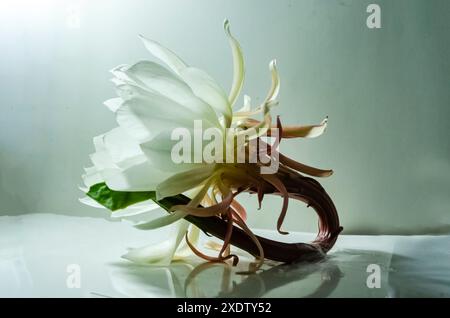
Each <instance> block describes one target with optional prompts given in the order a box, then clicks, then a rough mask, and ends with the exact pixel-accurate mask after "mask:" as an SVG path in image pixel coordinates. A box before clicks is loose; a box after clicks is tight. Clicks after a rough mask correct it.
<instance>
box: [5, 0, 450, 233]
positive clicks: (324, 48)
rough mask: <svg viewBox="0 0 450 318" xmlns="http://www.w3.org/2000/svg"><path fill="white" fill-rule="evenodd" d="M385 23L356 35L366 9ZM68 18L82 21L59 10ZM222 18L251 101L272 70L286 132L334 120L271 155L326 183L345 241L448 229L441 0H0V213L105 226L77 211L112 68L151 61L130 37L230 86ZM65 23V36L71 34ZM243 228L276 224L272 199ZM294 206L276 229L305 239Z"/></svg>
mask: <svg viewBox="0 0 450 318" xmlns="http://www.w3.org/2000/svg"><path fill="white" fill-rule="evenodd" d="M369 3H377V4H379V5H380V6H381V9H382V29H380V30H370V29H368V28H367V27H366V24H365V22H366V18H367V16H368V14H367V13H366V7H367V5H368V4H369ZM71 6H72V7H74V8H75V11H77V7H78V9H79V10H78V11H79V19H80V20H79V28H76V23H75V25H74V24H73V23H72V24H71V22H70V21H71V20H70V18H69V19H68V17H70V10H69V9H68V8H69V7H71ZM224 18H229V19H230V22H231V27H232V31H233V33H234V34H235V35H236V37H237V38H238V39H239V40H240V42H241V44H242V47H243V49H244V53H245V57H246V66H247V76H246V84H245V87H244V92H245V93H247V94H249V95H250V96H252V98H253V99H254V100H255V101H260V100H261V99H262V98H264V97H265V94H266V92H267V89H268V86H269V84H270V76H269V73H268V67H267V66H268V63H269V61H270V60H271V59H272V58H276V59H277V61H278V65H279V70H280V73H281V80H282V88H281V97H280V104H281V105H280V107H279V108H277V109H276V110H275V113H279V114H280V115H281V119H282V122H283V123H285V124H301V123H305V124H306V123H317V122H319V121H320V120H322V119H323V117H324V116H325V115H328V116H329V117H330V125H329V129H328V131H327V132H326V134H325V135H324V136H322V137H320V138H319V139H313V140H295V141H285V142H283V144H282V148H281V149H282V151H284V152H285V153H287V154H289V155H291V156H292V157H295V158H297V159H298V160H300V161H302V162H304V163H307V164H311V165H314V166H318V167H323V168H333V169H334V171H335V174H334V175H333V176H332V177H331V178H329V179H326V180H320V181H321V182H322V184H323V186H324V187H325V188H326V189H327V191H328V192H329V194H330V195H331V196H332V198H333V199H334V201H335V203H336V206H337V208H338V210H339V212H340V216H341V220H342V224H343V226H344V227H345V232H346V233H368V234H371V233H399V234H413V233H426V232H434V233H436V232H441V233H442V232H449V231H450V211H449V209H450V195H449V194H450V143H449V135H450V134H449V133H450V127H449V126H450V125H449V118H448V116H449V115H450V110H449V107H450V89H449V83H450V81H449V79H450V64H449V57H450V43H449V41H450V37H449V31H450V1H446V0H441V1H438V0H434V1H427V0H421V1H419V0H395V1H381V0H378V1H375V0H372V1H365V0H364V1H357V0H340V1H331V0H327V1H325V0H323V1H318V0H309V1H300V0H291V1H287V0H285V1H275V0H273V1H242V0H233V1H211V0H195V1H194V0H191V1H187V0H183V1H182V0H178V1H175V0H171V1H167V0H164V1H162V0H161V1H136V0H133V1H98V0H97V1H51V0H42V1H38V0H36V1H27V0H16V1H12V0H11V1H7V0H6V1H5V0H3V1H1V2H0V45H1V55H0V56H1V58H0V92H1V94H0V107H1V113H0V202H1V205H0V214H1V215H14V214H22V213H37V212H51V213H59V214H70V215H82V216H99V217H107V212H106V211H101V210H97V209H93V208H89V207H86V206H84V205H82V204H80V203H79V202H78V200H77V199H78V197H80V196H81V192H80V191H79V190H78V189H77V186H78V185H79V184H80V183H81V179H80V175H81V173H82V168H83V166H87V165H88V164H89V160H88V154H89V153H91V152H92V151H93V145H92V137H93V136H95V135H98V134H100V133H103V132H105V131H107V130H109V129H111V128H113V127H114V126H115V125H116V124H115V121H114V118H113V115H112V113H110V112H109V111H108V110H107V109H106V108H105V107H104V106H103V105H102V102H103V100H105V99H107V98H109V97H113V96H114V92H113V87H112V84H111V83H110V82H109V81H108V79H109V78H110V74H109V73H108V70H109V69H111V68H112V67H114V66H116V65H118V64H122V63H133V62H136V61H138V60H139V59H145V58H150V56H149V54H148V53H147V52H146V50H145V49H144V48H143V46H142V45H141V42H140V41H139V39H138V38H137V34H139V33H142V34H144V35H146V36H147V37H150V38H153V39H156V40H158V41H160V42H162V43H164V44H165V45H166V46H168V47H170V48H172V49H173V50H174V51H176V52H177V53H178V54H179V55H181V56H182V57H183V58H184V59H185V60H186V61H187V62H188V63H190V64H192V65H195V66H198V67H201V68H203V69H205V70H207V71H208V72H209V73H210V74H211V75H212V76H214V77H215V78H216V79H217V80H218V81H219V82H220V83H222V84H223V86H224V87H225V89H226V90H228V88H229V85H230V82H231V56H230V52H229V47H228V43H227V41H226V39H225V36H224V34H223V30H222V21H223V20H224ZM74 26H75V28H74ZM242 197H243V198H242V202H243V203H244V204H245V206H247V207H248V210H249V215H250V221H249V222H250V224H251V225H252V226H254V227H259V228H269V229H272V228H274V227H275V221H276V218H277V216H278V213H279V210H280V207H281V206H280V205H281V200H279V199H277V198H272V199H271V198H266V200H265V201H264V208H263V210H262V211H256V199H255V198H253V197H250V198H249V197H247V195H244V196H242ZM316 222H317V221H316V217H315V215H314V214H313V211H312V210H311V209H306V208H305V207H303V206H302V205H300V204H295V203H293V204H292V205H291V207H290V209H289V215H288V217H287V220H286V223H285V224H286V226H285V228H286V229H288V230H307V231H315V230H316Z"/></svg>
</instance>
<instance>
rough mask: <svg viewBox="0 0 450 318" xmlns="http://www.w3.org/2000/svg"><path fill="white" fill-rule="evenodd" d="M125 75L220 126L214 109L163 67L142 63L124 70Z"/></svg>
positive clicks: (147, 62)
mask: <svg viewBox="0 0 450 318" xmlns="http://www.w3.org/2000/svg"><path fill="white" fill-rule="evenodd" d="M124 73H125V74H126V75H127V77H128V78H130V79H131V81H133V82H135V83H137V85H138V86H140V87H143V88H144V89H146V90H150V91H153V92H157V93H159V94H161V95H163V96H164V97H166V98H168V99H170V100H172V101H174V102H176V103H177V104H179V105H180V106H183V107H185V108H187V109H188V110H189V111H190V112H193V113H195V114H197V115H198V116H199V117H201V118H202V119H203V120H207V121H209V122H210V123H211V124H212V125H215V126H218V125H219V123H218V120H217V116H216V114H215V112H214V110H213V108H212V107H211V106H209V105H208V104H206V103H205V102H204V101H203V100H201V99H200V98H198V97H197V96H195V95H194V93H193V92H192V89H191V88H190V87H189V86H188V85H186V83H184V82H183V81H181V79H180V78H179V77H177V76H176V75H174V74H172V73H171V72H170V71H168V70H167V69H165V68H164V67H163V66H161V65H159V64H156V63H153V62H150V61H141V62H138V63H136V64H134V65H132V66H130V67H129V68H126V69H124Z"/></svg>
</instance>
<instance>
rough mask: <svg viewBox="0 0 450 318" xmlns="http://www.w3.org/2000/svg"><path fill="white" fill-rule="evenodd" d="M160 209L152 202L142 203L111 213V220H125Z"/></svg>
mask: <svg viewBox="0 0 450 318" xmlns="http://www.w3.org/2000/svg"><path fill="white" fill-rule="evenodd" d="M157 209H161V207H160V206H159V205H158V204H156V203H155V202H154V201H152V200H146V201H142V202H139V203H136V204H133V205H130V206H128V207H126V208H125V209H121V210H116V211H114V212H112V213H111V218H113V219H117V218H126V217H130V216H136V215H139V214H143V213H148V212H152V211H155V210H157Z"/></svg>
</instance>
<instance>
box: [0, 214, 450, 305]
mask: <svg viewBox="0 0 450 318" xmlns="http://www.w3.org/2000/svg"><path fill="white" fill-rule="evenodd" d="M258 233H259V234H262V235H264V236H266V237H272V238H273V237H276V236H277V235H276V234H275V233H274V232H271V231H259V232H258ZM167 235H170V228H169V230H167V229H166V228H165V229H162V230H157V231H139V230H137V229H135V228H133V227H132V226H131V225H130V224H129V223H121V222H110V221H106V220H102V219H94V218H84V217H83V218H81V217H68V216H60V215H52V214H33V215H23V216H16V217H0V296H1V297H186V296H187V297H205V296H207V297H217V296H222V297H307V296H312V297H418V296H430V297H450V251H449V249H448V246H449V243H450V236H410V237H405V236H341V237H340V238H339V240H338V242H337V244H336V246H335V248H334V249H333V250H332V252H331V253H330V254H329V257H328V258H327V259H326V260H325V261H322V262H320V263H315V264H305V263H303V264H296V265H279V266H276V265H277V264H273V263H271V262H268V264H267V265H265V266H264V270H263V271H261V272H260V273H258V274H255V275H251V276H243V275H237V274H236V272H237V271H239V270H242V269H245V268H247V266H248V264H249V262H250V261H251V259H250V258H247V257H245V253H243V252H240V253H239V255H242V256H241V263H240V264H239V265H238V268H231V267H229V266H225V265H220V264H213V265H211V264H207V265H202V264H203V262H202V261H201V260H199V259H197V258H195V257H193V258H192V259H191V260H190V261H189V262H188V263H173V264H172V265H171V266H170V267H164V268H156V267H149V266H137V265H134V264H132V263H130V262H128V261H126V260H123V259H121V258H120V256H121V255H122V254H124V253H125V251H126V249H127V248H128V247H138V246H142V245H146V244H148V243H151V242H156V241H159V240H161V239H163V238H164V236H167ZM311 238H312V235H310V234H304V233H291V234H290V235H289V236H287V237H283V239H284V240H289V241H297V242H300V241H308V240H310V239H311ZM210 253H212V252H210ZM70 264H77V265H79V268H80V282H81V286H80V288H68V287H67V280H68V279H70V278H71V277H73V276H71V273H68V272H67V268H68V266H69V265H70ZM369 264H377V265H379V266H380V268H381V285H380V288H374V289H370V288H368V287H367V285H366V280H367V277H368V275H370V273H367V272H366V270H367V266H368V265H369ZM72 273H73V272H72Z"/></svg>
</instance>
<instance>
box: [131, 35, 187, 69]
mask: <svg viewBox="0 0 450 318" xmlns="http://www.w3.org/2000/svg"><path fill="white" fill-rule="evenodd" d="M139 37H140V38H141V40H142V42H143V43H144V45H145V47H146V49H147V50H149V51H150V53H151V54H152V55H154V56H155V57H157V58H159V59H160V60H161V61H163V62H164V63H166V65H167V66H169V67H170V69H171V70H172V71H174V72H175V73H176V74H178V75H179V74H180V72H181V71H182V70H183V69H184V68H186V67H187V65H186V64H185V63H184V62H183V61H182V60H181V59H180V58H179V57H178V56H177V55H176V54H175V53H174V52H172V51H171V50H169V49H168V48H166V47H164V46H162V45H161V44H159V43H158V42H156V41H153V40H150V39H146V38H145V37H143V36H142V35H139Z"/></svg>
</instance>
